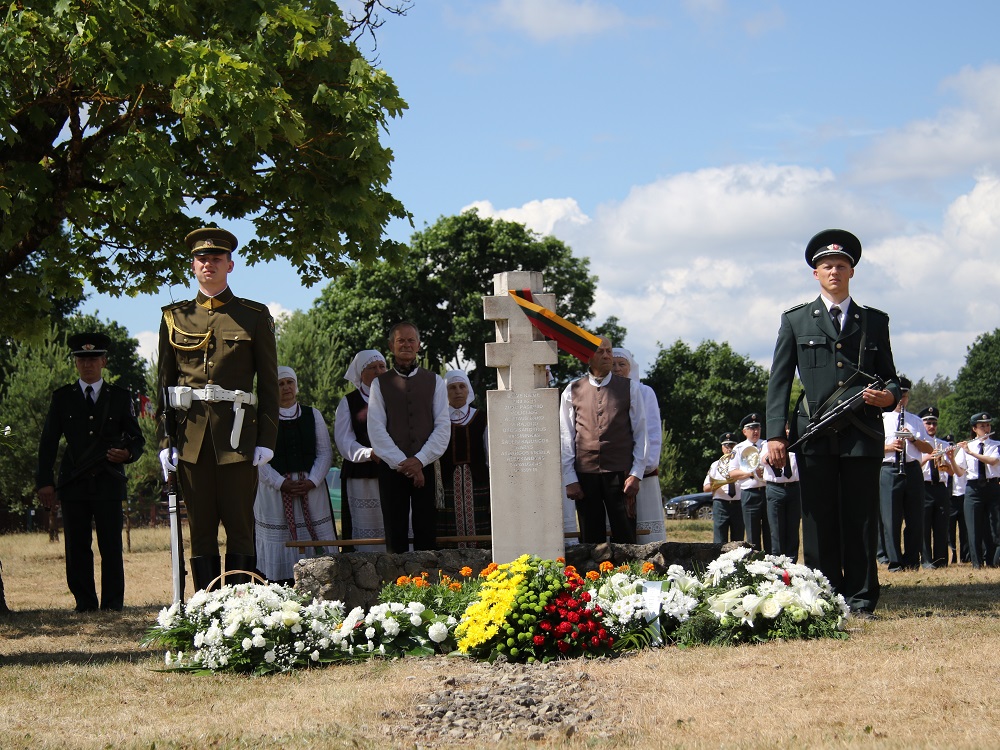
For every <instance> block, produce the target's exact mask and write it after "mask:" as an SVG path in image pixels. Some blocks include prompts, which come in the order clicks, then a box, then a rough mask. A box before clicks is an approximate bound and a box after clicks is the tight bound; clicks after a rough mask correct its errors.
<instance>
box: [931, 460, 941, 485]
mask: <svg viewBox="0 0 1000 750" xmlns="http://www.w3.org/2000/svg"><path fill="white" fill-rule="evenodd" d="M940 481H941V475H940V474H938V467H937V459H936V458H932V459H931V482H933V483H934V484H937V483H938V482H940Z"/></svg>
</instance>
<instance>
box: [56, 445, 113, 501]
mask: <svg viewBox="0 0 1000 750" xmlns="http://www.w3.org/2000/svg"><path fill="white" fill-rule="evenodd" d="M126 445H127V443H126V441H125V435H122V436H121V437H119V438H118V439H117V440H108V441H104V440H98V441H97V442H94V443H91V444H90V448H89V449H88V450H86V451H85V452H84V455H83V458H84V459H85V460H84V461H83V463H82V464H80V465H79V466H77V467H75V468H74V469H73V473H72V474H70V475H69V476H68V477H66V479H64V480H62V481H61V482H59V483H58V484H57V485H56V486H55V487H56V490H57V491H58V490H61V489H63V488H64V487H66V486H68V485H70V484H73V482H75V481H76V480H77V479H80V478H81V477H85V476H88V475H89V474H91V473H92V472H94V470H95V469H106V470H108V471H110V472H111V473H112V474H115V476H119V475H118V474H117V472H115V471H114V470H113V469H112V468H111V464H110V463H108V449H109V448H125V447H126ZM121 478H122V479H124V478H125V477H124V476H121Z"/></svg>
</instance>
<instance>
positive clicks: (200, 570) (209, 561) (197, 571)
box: [191, 555, 222, 591]
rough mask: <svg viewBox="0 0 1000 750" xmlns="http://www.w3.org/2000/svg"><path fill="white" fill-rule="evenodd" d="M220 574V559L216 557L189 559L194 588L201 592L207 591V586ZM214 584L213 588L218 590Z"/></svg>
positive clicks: (205, 556)
mask: <svg viewBox="0 0 1000 750" xmlns="http://www.w3.org/2000/svg"><path fill="white" fill-rule="evenodd" d="M221 573H222V558H221V557H219V556H218V555H202V556H200V557H192V558H191V577H192V578H193V579H194V587H195V589H196V590H198V591H201V590H203V589H207V588H208V585H209V584H210V583H211V582H212V581H214V580H215V579H216V578H218V577H219V575H220V574H221ZM218 586H219V584H218V583H216V584H215V586H213V588H218Z"/></svg>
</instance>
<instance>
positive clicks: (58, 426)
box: [35, 333, 146, 612]
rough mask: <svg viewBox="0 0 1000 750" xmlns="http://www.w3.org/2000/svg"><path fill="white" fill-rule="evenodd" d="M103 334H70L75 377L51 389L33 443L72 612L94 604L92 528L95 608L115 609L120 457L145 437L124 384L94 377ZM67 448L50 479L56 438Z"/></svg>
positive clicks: (119, 588) (119, 586) (120, 597)
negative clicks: (56, 518) (54, 513)
mask: <svg viewBox="0 0 1000 750" xmlns="http://www.w3.org/2000/svg"><path fill="white" fill-rule="evenodd" d="M109 345H110V339H109V338H108V337H107V336H105V335H104V334H101V333H81V334H77V335H75V336H71V337H70V339H69V346H70V349H71V350H72V353H73V356H74V358H75V363H76V367H77V371H78V372H79V373H80V380H78V381H77V382H76V383H72V384H70V385H66V386H63V387H62V388H58V389H57V390H56V391H54V392H53V394H52V401H51V403H50V405H49V411H48V414H47V415H46V417H45V426H44V427H43V428H42V436H41V439H40V440H39V443H38V473H37V474H36V476H35V487H36V488H37V489H38V491H39V497H40V498H43V502H47V501H46V499H45V498H46V497H52V491H53V489H54V490H55V492H56V494H57V495H58V500H59V504H60V506H61V509H62V516H63V529H64V535H63V536H64V540H65V549H66V581H67V583H68V584H69V590H70V591H71V592H72V594H73V596H74V597H75V599H76V609H77V611H80V612H84V611H89V610H95V609H97V608H98V598H97V589H96V586H95V582H94V552H93V549H92V535H91V528H92V527H93V528H94V529H96V531H97V546H98V549H99V550H100V552H101V598H100V608H101V609H107V610H120V609H122V606H123V605H124V598H125V570H124V565H123V560H122V522H123V520H124V516H123V515H122V503H123V501H124V500H125V469H124V464H126V463H131V462H133V461H135V460H136V459H138V458H139V456H141V455H142V449H143V447H144V446H145V444H146V443H145V440H144V439H143V437H142V431H141V430H140V428H139V423H138V421H137V420H136V416H135V407H134V404H133V402H132V397H131V395H130V394H129V392H128V391H127V390H125V389H124V388H119V387H118V386H116V385H113V384H111V383H108V382H107V381H105V380H103V379H102V378H101V370H102V368H103V367H104V366H105V365H106V364H107V353H108V346H109ZM61 437H65V438H66V450H65V452H64V453H63V458H62V462H61V463H60V467H59V480H58V482H56V480H55V475H54V471H53V468H54V465H55V461H56V454H57V453H58V450H59V439H60V438H61Z"/></svg>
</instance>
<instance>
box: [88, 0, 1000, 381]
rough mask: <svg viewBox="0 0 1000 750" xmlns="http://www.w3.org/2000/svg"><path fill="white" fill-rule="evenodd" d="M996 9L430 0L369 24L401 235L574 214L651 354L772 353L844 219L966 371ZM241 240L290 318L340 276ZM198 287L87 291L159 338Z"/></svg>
mask: <svg viewBox="0 0 1000 750" xmlns="http://www.w3.org/2000/svg"><path fill="white" fill-rule="evenodd" d="M998 28H1000V3H995V2H992V1H989V0H980V1H979V2H970V1H964V0H955V2H952V3H948V4H942V3H940V2H925V1H923V0H907V1H906V2H902V1H900V0H885V1H883V2H877V3H873V2H860V1H847V2H840V3H812V2H799V1H792V0H759V1H758V0H740V1H739V2H737V1H736V0H684V1H675V2H665V1H662V0H628V1H627V2H626V1H625V0H622V1H621V2H611V1H608V0H544V1H541V0H414V3H413V5H412V7H411V8H410V10H409V11H408V12H407V14H406V16H405V17H389V18H387V20H386V23H385V25H384V26H383V27H382V28H381V29H379V30H378V32H377V49H375V50H374V52H373V51H372V49H371V42H370V41H369V40H364V41H362V42H361V48H362V51H364V52H365V53H367V54H369V56H372V55H375V56H377V59H378V62H379V66H380V67H382V68H384V69H385V70H386V71H387V72H388V73H389V75H390V76H391V77H392V78H393V79H394V81H395V82H396V84H397V86H398V87H399V89H400V93H401V95H402V96H403V98H404V99H405V100H406V101H407V103H408V105H409V109H408V110H407V111H406V112H405V113H404V114H403V115H402V116H401V117H400V118H397V119H394V120H390V121H389V132H388V133H387V134H386V136H385V142H386V143H387V144H388V145H389V146H390V147H391V148H392V149H393V152H394V155H395V162H394V165H393V178H392V182H391V183H390V186H389V190H390V192H392V193H393V194H394V195H395V196H396V197H397V198H399V199H400V200H401V201H402V202H403V204H404V205H405V206H406V208H407V209H408V210H409V211H410V212H411V213H412V214H413V217H414V225H415V226H414V227H411V226H410V225H409V224H408V223H407V222H403V221H397V222H394V223H393V224H391V225H390V226H389V227H388V229H387V234H388V235H389V236H391V237H392V238H394V239H397V240H401V241H404V242H405V241H408V240H409V238H410V236H411V234H412V232H413V231H414V229H416V230H419V229H423V228H425V227H426V226H429V225H431V224H433V223H434V222H435V221H437V219H439V218H440V217H442V216H449V215H454V214H458V213H460V212H461V211H463V210H468V209H471V208H476V209H477V210H478V211H479V212H480V214H481V215H485V216H494V217H500V218H504V219H509V220H514V221H521V222H524V223H525V224H526V225H527V226H529V227H530V228H532V229H533V230H535V231H537V232H539V233H541V234H551V235H554V236H555V237H557V238H559V239H561V240H563V241H564V242H566V243H567V244H568V245H569V246H570V247H571V248H572V250H573V253H574V255H576V256H578V257H581V258H583V257H586V258H589V260H590V269H591V272H592V273H594V274H595V275H596V276H597V277H598V283H597V301H596V304H595V306H594V313H595V316H594V320H593V321H592V327H593V326H596V325H597V324H599V323H601V322H603V321H604V320H605V319H606V318H607V317H608V316H611V315H615V316H617V317H618V318H619V320H620V323H621V324H622V325H624V326H625V328H626V329H627V331H628V336H627V338H626V340H625V341H624V342H615V343H616V344H617V345H621V344H624V345H625V346H627V347H628V348H629V349H631V350H632V351H633V353H634V354H635V357H636V360H637V361H638V363H639V365H640V368H641V370H642V371H643V372H645V371H646V370H647V369H648V368H649V366H650V365H651V364H652V363H653V361H654V359H655V356H656V353H657V352H658V351H659V349H660V346H661V345H662V346H664V347H667V346H670V345H671V344H672V343H673V342H674V341H676V340H678V339H681V340H683V341H685V342H687V343H688V344H689V345H691V346H692V347H694V346H697V345H698V344H699V343H700V342H701V341H703V340H706V339H710V340H715V341H726V342H728V343H729V344H730V345H731V346H732V347H733V348H734V349H735V350H736V351H737V352H739V353H741V354H744V355H746V356H749V357H750V358H752V359H753V360H754V361H756V362H758V363H760V364H761V365H763V366H765V367H768V366H769V365H770V361H771V354H772V350H773V346H774V340H775V336H776V333H777V329H778V321H779V317H780V314H781V312H782V311H783V310H785V309H787V308H789V307H791V306H793V305H796V304H799V303H803V302H808V301H811V300H813V299H815V297H816V296H817V294H818V291H819V289H818V284H817V282H816V280H815V279H814V278H813V276H812V270H811V269H810V268H809V267H808V266H807V265H806V264H805V260H804V250H805V246H806V243H807V242H808V241H809V239H810V238H811V237H812V236H813V235H814V234H816V233H817V232H819V231H821V230H823V229H827V228H843V229H848V230H850V231H851V232H853V233H854V234H856V235H857V236H858V237H859V238H860V239H861V242H862V245H863V248H864V252H863V255H862V258H861V261H860V263H859V264H858V266H857V268H856V274H855V276H854V278H853V280H852V281H851V292H852V296H853V298H854V299H856V300H857V301H858V302H860V303H861V304H864V305H868V306H871V307H877V308H879V309H881V310H884V311H886V312H887V313H888V314H889V316H890V320H891V322H890V330H891V335H892V341H893V352H894V354H895V359H896V366H897V369H898V370H899V372H900V373H903V374H906V375H907V376H909V377H910V378H911V379H912V380H914V381H916V380H918V379H919V378H926V379H928V380H931V379H933V378H934V377H935V376H936V375H938V374H941V375H945V376H948V377H951V378H954V377H955V375H956V374H957V373H958V370H959V369H960V368H961V366H962V365H963V363H964V361H965V354H966V351H967V348H968V347H969V345H971V344H972V343H973V342H974V341H975V339H976V336H978V335H979V334H981V333H985V332H989V331H993V330H994V329H996V328H997V327H1000V306H998V302H997V299H998V298H997V294H996V290H997V289H998V288H1000V283H998V282H1000V268H998V255H997V253H996V247H997V245H998V244H1000V47H998V45H997V43H996V30H997V29H998ZM222 225H223V226H226V227H228V228H230V229H231V230H232V231H234V232H235V233H236V234H237V235H238V236H240V237H241V240H242V241H244V242H245V241H246V240H248V239H249V237H248V236H247V233H248V232H250V231H252V227H251V226H250V225H249V224H246V223H243V222H238V223H236V224H235V225H234V224H222ZM235 260H236V261H237V267H236V270H235V271H234V272H233V275H232V276H230V281H231V284H232V287H233V290H234V291H235V292H236V294H238V295H240V296H244V297H249V298H251V299H256V300H259V301H261V302H265V303H267V304H268V305H269V307H270V308H271V311H272V313H273V314H275V315H278V314H281V313H283V312H288V311H291V310H295V309H308V307H309V305H310V304H311V302H312V300H313V299H315V297H316V296H317V295H318V294H319V292H320V290H321V289H322V287H323V286H324V284H325V282H321V283H320V284H319V285H317V286H314V287H311V288H303V287H302V286H301V285H300V283H299V281H298V279H297V277H296V275H295V272H294V270H293V269H291V267H290V266H289V265H288V264H287V263H285V262H282V261H276V262H271V263H269V264H267V266H266V268H262V267H261V266H256V267H253V268H247V267H245V266H242V265H241V264H240V263H239V260H240V259H239V256H238V252H237V256H236V258H235ZM496 270H497V271H503V270H506V269H499V268H498V269H496ZM192 289H193V287H185V286H180V285H179V286H174V287H172V288H169V289H167V288H165V289H163V290H161V292H160V293H159V294H157V295H149V296H145V297H138V298H123V299H113V298H110V297H106V296H100V295H92V296H91V297H90V298H89V299H88V301H87V302H86V303H85V304H84V306H83V310H84V311H85V312H96V313H97V314H98V315H99V316H100V317H101V318H102V319H106V318H111V319H115V320H117V321H118V322H119V323H121V324H122V325H124V326H125V327H126V328H128V330H129V332H130V333H131V334H132V335H133V336H134V337H136V338H138V339H139V341H140V349H141V351H142V352H143V353H144V354H147V355H148V354H152V353H153V352H154V351H155V346H156V330H157V328H158V325H159V316H160V312H159V308H160V306H162V305H165V304H168V303H170V302H171V301H173V300H180V299H186V298H189V297H191V296H192V293H193V292H192ZM491 291H492V290H484V293H490V292H491Z"/></svg>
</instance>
